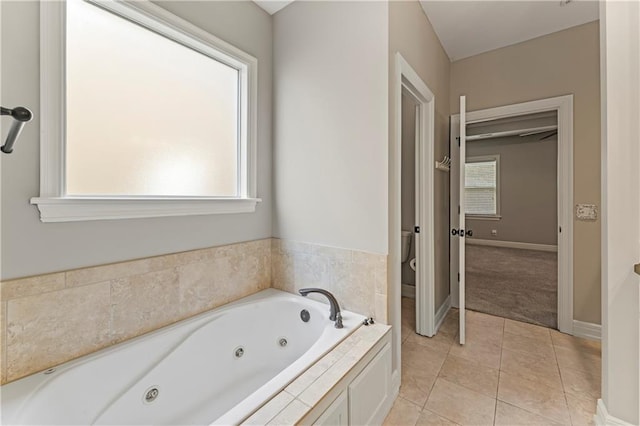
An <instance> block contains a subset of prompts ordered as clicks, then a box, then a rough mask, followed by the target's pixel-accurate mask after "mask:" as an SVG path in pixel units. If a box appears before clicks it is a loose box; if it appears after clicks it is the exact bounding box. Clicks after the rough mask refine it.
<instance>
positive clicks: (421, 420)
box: [416, 410, 457, 426]
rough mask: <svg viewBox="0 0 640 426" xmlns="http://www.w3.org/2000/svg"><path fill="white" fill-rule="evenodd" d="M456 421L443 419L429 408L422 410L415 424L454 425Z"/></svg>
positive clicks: (432, 425) (424, 425)
mask: <svg viewBox="0 0 640 426" xmlns="http://www.w3.org/2000/svg"><path fill="white" fill-rule="evenodd" d="M456 425H457V423H454V422H452V421H451V420H448V419H445V418H444V417H441V416H439V415H437V414H436V413H434V412H433V411H429V410H422V413H420V417H418V422H417V423H416V426H456Z"/></svg>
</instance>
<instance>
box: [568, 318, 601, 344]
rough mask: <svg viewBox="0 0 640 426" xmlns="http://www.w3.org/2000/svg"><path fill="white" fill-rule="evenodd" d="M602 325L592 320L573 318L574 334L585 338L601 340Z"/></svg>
mask: <svg viewBox="0 0 640 426" xmlns="http://www.w3.org/2000/svg"><path fill="white" fill-rule="evenodd" d="M601 333H602V326H601V325H600V324H594V323H592V322H584V321H578V320H573V335H574V336H576V337H582V338H584V339H591V340H600V336H601Z"/></svg>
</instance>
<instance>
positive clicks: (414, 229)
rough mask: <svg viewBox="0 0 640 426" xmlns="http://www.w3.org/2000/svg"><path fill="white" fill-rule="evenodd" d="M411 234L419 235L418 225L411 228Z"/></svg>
mask: <svg viewBox="0 0 640 426" xmlns="http://www.w3.org/2000/svg"><path fill="white" fill-rule="evenodd" d="M413 232H415V233H416V234H419V233H420V227H419V226H418V225H416V226H414V227H413Z"/></svg>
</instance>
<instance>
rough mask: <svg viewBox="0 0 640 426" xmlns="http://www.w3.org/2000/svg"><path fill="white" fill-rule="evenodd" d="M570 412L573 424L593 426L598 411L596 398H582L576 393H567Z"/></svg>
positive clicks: (574, 425)
mask: <svg viewBox="0 0 640 426" xmlns="http://www.w3.org/2000/svg"><path fill="white" fill-rule="evenodd" d="M567 404H568V405H569V414H571V423H572V424H573V426H592V425H593V424H594V421H593V415H594V414H595V413H596V404H597V400H596V399H588V398H580V397H577V396H575V395H570V394H568V395H567Z"/></svg>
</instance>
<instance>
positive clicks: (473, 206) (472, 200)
mask: <svg viewBox="0 0 640 426" xmlns="http://www.w3.org/2000/svg"><path fill="white" fill-rule="evenodd" d="M464 170H465V177H464V186H465V188H464V202H465V213H466V214H477V215H495V214H497V207H498V203H497V161H496V160H492V161H478V162H472V163H466V164H465V169H464Z"/></svg>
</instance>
